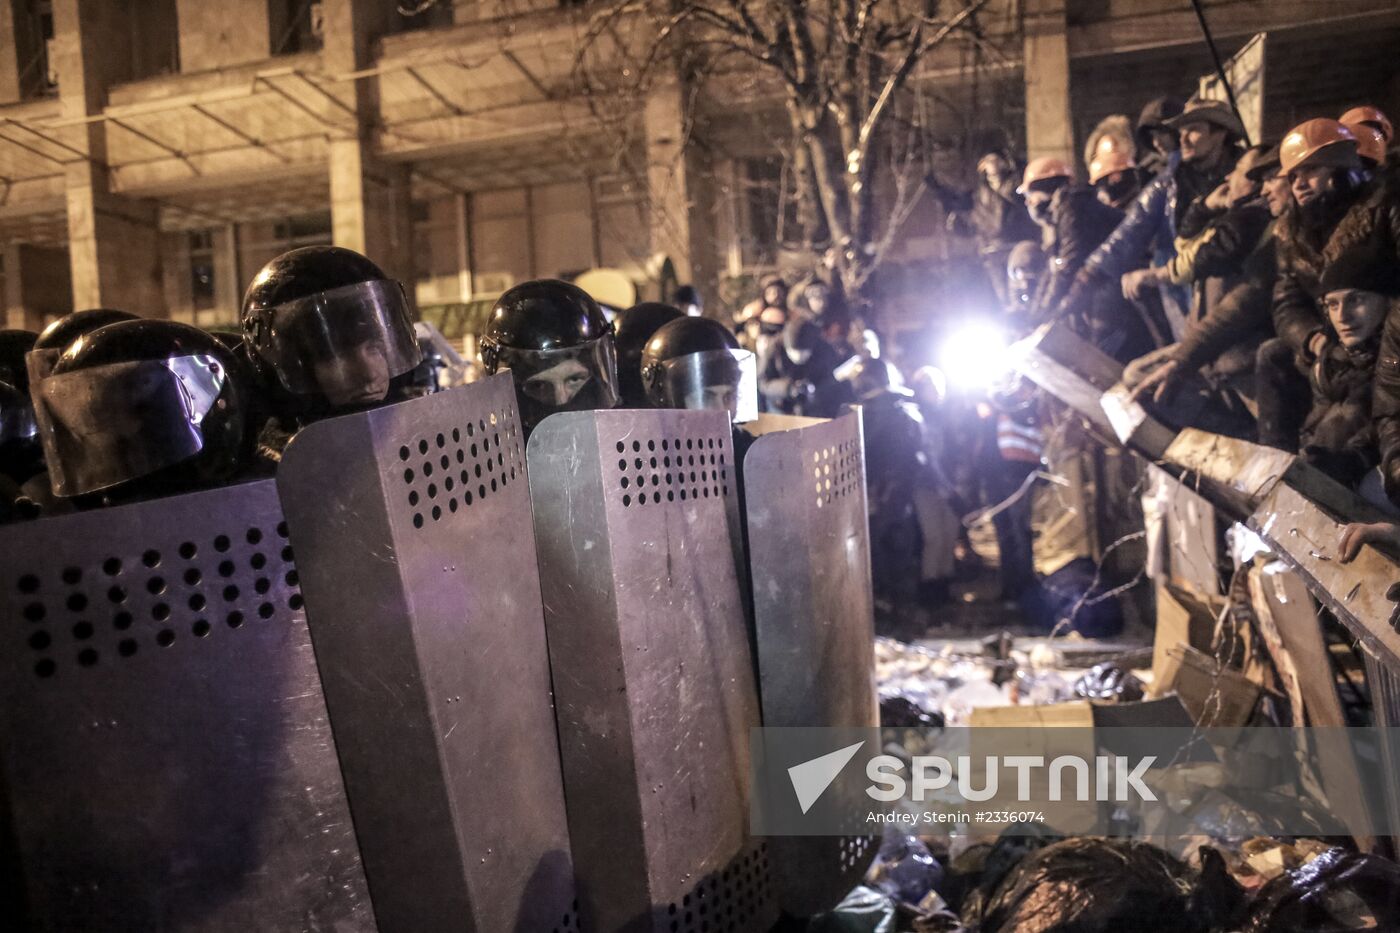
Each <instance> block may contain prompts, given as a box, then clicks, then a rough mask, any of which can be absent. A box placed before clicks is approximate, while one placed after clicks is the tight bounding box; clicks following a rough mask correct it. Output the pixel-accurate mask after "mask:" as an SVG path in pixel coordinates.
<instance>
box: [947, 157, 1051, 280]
mask: <svg viewBox="0 0 1400 933" xmlns="http://www.w3.org/2000/svg"><path fill="white" fill-rule="evenodd" d="M945 200H948V199H945ZM945 207H947V208H948V209H949V213H948V218H947V224H948V229H949V231H950V232H952V233H954V234H956V235H959V236H972V237H973V238H974V239H975V240H976V243H977V254H978V256H980V257H981V259H982V264H983V266H984V267H985V268H986V270H987V281H988V282H989V283H990V284H991V287H992V291H993V293H994V294H995V295H996V296H997V299H998V300H999V301H1001V302H1002V303H1005V301H1006V288H1005V278H1004V276H1003V272H1004V270H1005V269H1006V257H1007V254H1008V253H1010V252H1011V248H1012V247H1013V246H1014V245H1016V244H1017V243H1019V242H1021V241H1022V240H1029V239H1037V238H1038V236H1039V234H1037V233H1036V229H1035V225H1034V224H1032V223H1031V222H1030V218H1028V217H1027V216H1026V210H1025V205H1024V203H1023V202H1022V200H1021V193H1020V191H1019V190H1018V189H1017V187H1016V164H1015V162H1014V161H1013V160H1012V159H1011V158H1010V157H1009V156H1007V155H1006V154H1005V153H1003V152H988V153H986V154H985V155H983V156H982V157H981V158H980V159H978V160H977V185H976V187H975V188H974V189H973V191H972V194H971V195H970V196H968V197H966V198H965V199H963V200H962V201H961V203H959V202H958V201H956V200H948V203H947V204H946V205H945Z"/></svg>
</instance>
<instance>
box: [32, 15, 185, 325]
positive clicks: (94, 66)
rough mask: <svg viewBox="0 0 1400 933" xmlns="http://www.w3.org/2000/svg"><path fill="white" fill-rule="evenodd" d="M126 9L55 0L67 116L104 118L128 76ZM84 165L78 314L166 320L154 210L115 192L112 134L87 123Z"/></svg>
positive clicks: (75, 174)
mask: <svg viewBox="0 0 1400 933" xmlns="http://www.w3.org/2000/svg"><path fill="white" fill-rule="evenodd" d="M122 8H123V4H119V3H111V2H107V0H54V4H53V16H54V47H55V58H56V60H57V62H56V63H57V66H58V76H59V99H60V102H61V110H62V113H63V116H64V117H65V118H69V119H83V118H86V117H91V116H95V115H97V114H100V113H101V112H102V108H103V106H104V104H105V103H106V98H107V88H108V87H110V86H111V85H113V84H115V83H117V82H120V81H123V80H126V79H127V78H129V76H130V68H131V49H130V44H129V41H128V39H129V29H128V28H127V26H126V23H125V20H124V18H123V9H122ZM73 141H74V145H75V147H76V148H78V149H79V150H80V151H81V152H83V153H84V154H85V155H86V156H87V159H86V160H85V161H76V160H75V161H73V162H71V163H69V164H68V165H67V167H66V169H65V175H66V180H65V184H66V188H67V191H66V197H67V202H68V255H69V263H70V266H71V269H72V282H73V305H74V307H76V308H79V309H82V308H97V307H112V308H121V309H122V310H125V311H131V312H132V313H133V314H140V315H142V316H145V317H164V316H165V314H166V304H165V294H164V288H163V283H162V279H161V263H160V236H159V230H158V228H157V214H156V207H155V205H154V204H153V203H151V202H149V201H144V200H141V199H137V198H125V197H122V196H120V195H115V194H113V193H112V192H111V190H110V188H109V185H108V174H107V168H106V159H107V146H106V143H107V136H106V128H105V126H104V125H103V124H102V123H101V122H100V121H93V122H91V123H88V124H86V125H85V127H84V128H83V130H82V132H81V133H80V134H79V135H78V136H76V137H73Z"/></svg>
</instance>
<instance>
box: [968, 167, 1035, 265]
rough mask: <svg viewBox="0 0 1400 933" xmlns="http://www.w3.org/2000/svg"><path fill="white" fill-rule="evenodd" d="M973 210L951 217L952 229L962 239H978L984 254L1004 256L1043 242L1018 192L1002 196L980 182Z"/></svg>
mask: <svg viewBox="0 0 1400 933" xmlns="http://www.w3.org/2000/svg"><path fill="white" fill-rule="evenodd" d="M969 200H970V202H971V209H970V210H962V211H955V212H952V213H950V216H949V219H948V225H949V228H950V229H951V231H952V232H953V233H955V234H957V235H959V236H969V235H970V236H974V237H976V239H977V249H978V251H979V252H982V253H995V252H1004V251H1006V250H1009V249H1011V247H1013V246H1015V245H1016V244H1017V243H1020V242H1021V241H1022V240H1037V241H1038V240H1039V239H1040V231H1039V230H1038V229H1037V228H1036V225H1035V221H1033V220H1031V217H1030V214H1028V213H1026V203H1025V201H1023V200H1021V196H1020V195H1018V194H1016V193H1015V192H1010V193H1008V194H1002V193H1001V192H999V191H997V190H996V189H994V188H992V187H991V186H990V185H988V184H987V183H986V182H985V181H981V180H979V181H978V183H977V187H976V188H974V189H973V191H972V194H971V196H970V198H969Z"/></svg>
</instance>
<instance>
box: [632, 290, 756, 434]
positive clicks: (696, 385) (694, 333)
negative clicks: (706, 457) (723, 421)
mask: <svg viewBox="0 0 1400 933" xmlns="http://www.w3.org/2000/svg"><path fill="white" fill-rule="evenodd" d="M641 377H642V382H643V383H645V385H646V394H647V401H648V402H650V403H651V405H652V406H653V407H655V408H691V409H699V408H714V409H720V410H722V411H727V412H729V417H730V420H731V421H732V422H733V423H734V424H743V423H744V422H748V421H752V420H754V419H755V418H757V417H758V374H757V372H756V369H755V365H754V355H753V354H752V353H750V352H749V351H748V350H743V349H740V347H739V341H738V340H737V339H735V337H734V335H733V334H732V333H731V332H730V331H729V329H728V328H726V327H725V326H724V325H723V324H720V323H719V322H718V321H713V320H710V319H709V318H702V317H682V318H678V319H677V320H674V321H672V322H671V323H669V324H667V325H665V326H664V327H662V328H660V329H659V330H657V331H656V333H655V334H654V335H652V338H651V339H650V340H648V341H647V344H646V348H645V349H644V350H643V351H642V358H641Z"/></svg>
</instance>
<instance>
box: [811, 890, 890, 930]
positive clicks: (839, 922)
mask: <svg viewBox="0 0 1400 933" xmlns="http://www.w3.org/2000/svg"><path fill="white" fill-rule="evenodd" d="M894 931H895V907H894V901H893V900H891V899H890V897H889V895H887V894H885V892H883V891H878V890H876V889H875V888H868V887H865V886H864V885H862V886H861V887H858V888H855V889H854V890H852V891H851V893H850V894H847V895H846V897H845V898H844V899H843V900H842V901H841V903H839V904H837V905H836V906H835V907H834V908H833V909H832V910H830V911H827V912H826V913H824V914H817V915H816V916H815V917H813V918H812V919H811V920H810V921H809V922H808V924H807V933H894Z"/></svg>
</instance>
